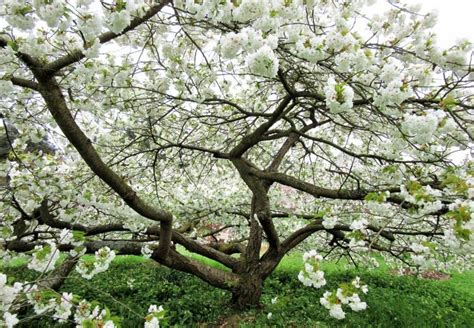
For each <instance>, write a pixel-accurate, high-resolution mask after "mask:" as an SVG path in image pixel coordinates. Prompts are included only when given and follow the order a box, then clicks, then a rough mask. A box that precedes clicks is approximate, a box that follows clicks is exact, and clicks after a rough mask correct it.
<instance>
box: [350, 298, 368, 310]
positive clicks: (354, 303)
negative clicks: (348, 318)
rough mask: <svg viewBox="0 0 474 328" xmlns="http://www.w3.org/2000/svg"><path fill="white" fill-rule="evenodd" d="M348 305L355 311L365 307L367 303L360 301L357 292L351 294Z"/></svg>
mask: <svg viewBox="0 0 474 328" xmlns="http://www.w3.org/2000/svg"><path fill="white" fill-rule="evenodd" d="M349 306H350V308H351V309H352V311H355V312H359V311H362V310H365V309H367V303H365V302H362V301H361V300H360V298H359V295H357V294H354V295H352V297H351V300H350V303H349Z"/></svg>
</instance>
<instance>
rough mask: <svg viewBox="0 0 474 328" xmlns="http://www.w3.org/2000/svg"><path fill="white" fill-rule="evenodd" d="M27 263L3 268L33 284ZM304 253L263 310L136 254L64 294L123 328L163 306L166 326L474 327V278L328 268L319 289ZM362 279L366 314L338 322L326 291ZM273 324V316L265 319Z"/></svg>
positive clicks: (286, 267)
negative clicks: (305, 268)
mask: <svg viewBox="0 0 474 328" xmlns="http://www.w3.org/2000/svg"><path fill="white" fill-rule="evenodd" d="M24 265H25V264H24V262H21V261H17V262H15V263H10V264H9V265H8V266H4V267H3V268H2V271H3V272H5V273H7V274H8V275H14V276H15V277H16V278H17V279H27V280H32V279H34V278H35V276H36V273H35V272H33V271H30V270H26V269H25V267H24ZM301 267H302V259H301V255H300V254H293V255H289V256H286V257H285V259H284V260H283V261H282V263H281V264H280V265H279V267H278V268H277V270H276V271H275V272H274V274H272V276H271V277H270V278H269V279H268V280H267V281H266V283H265V289H264V294H263V296H262V303H263V304H264V306H263V308H262V309H254V310H249V311H246V312H239V313H237V312H234V311H233V310H231V309H230V308H229V307H228V306H227V305H228V300H229V298H230V295H229V293H228V292H225V291H221V290H218V289H215V288H213V287H210V286H209V285H207V284H206V283H204V282H202V281H201V280H199V279H198V278H195V277H193V276H190V275H188V274H184V273H181V272H176V271H172V270H169V269H167V268H165V267H162V266H160V265H158V264H156V263H154V262H151V261H148V260H146V259H143V258H141V257H135V256H118V257H117V258H116V259H115V260H114V262H113V263H112V265H111V267H110V269H109V270H108V271H107V272H105V273H101V274H98V275H97V276H95V277H94V278H93V279H92V280H90V281H88V280H85V279H83V278H81V277H80V276H79V275H78V274H77V273H73V274H72V275H71V276H70V278H69V279H68V280H67V282H66V283H65V285H64V286H63V289H64V290H67V291H72V292H73V293H75V294H77V295H80V296H81V297H83V298H86V299H87V300H89V301H94V300H95V301H98V302H99V303H101V304H103V305H105V306H107V307H108V308H109V309H110V311H111V312H112V313H113V314H115V315H118V316H120V317H122V318H123V321H122V327H124V328H128V327H143V317H144V316H145V315H146V311H147V308H148V306H149V305H150V304H157V305H163V306H164V308H165V309H166V311H167V314H166V316H167V323H165V326H169V327H466V328H467V327H472V326H473V323H474V272H466V273H463V274H453V276H452V278H451V279H450V280H447V281H432V280H423V279H418V278H414V277H398V276H393V275H391V274H389V273H388V271H387V270H386V269H385V268H381V269H377V270H372V271H367V270H364V271H356V270H355V269H352V270H347V269H344V266H343V265H340V264H335V263H326V264H325V266H324V270H325V272H326V278H327V279H326V280H327V282H328V285H327V286H325V287H323V288H321V289H319V290H316V289H313V288H308V287H304V286H303V285H302V284H301V283H300V282H299V281H298V279H297V274H298V271H299V270H300V268H301ZM356 275H359V276H360V277H361V278H362V280H363V281H364V282H365V283H367V284H368V285H369V293H368V294H367V295H366V296H365V297H364V300H365V301H366V302H367V303H368V305H369V307H368V309H367V310H366V311H362V312H358V313H356V312H352V311H350V309H348V311H347V316H346V319H344V320H342V321H336V320H335V319H333V318H331V317H329V315H328V311H327V310H326V309H324V308H323V307H322V306H321V305H320V304H319V298H320V297H321V296H322V294H323V292H324V291H325V290H327V289H329V290H332V289H335V288H336V287H337V285H338V284H339V283H341V282H344V281H348V280H350V279H352V278H353V277H355V276H356ZM275 297H278V298H277V302H276V303H275V304H272V302H271V299H273V298H275ZM269 313H272V314H271V318H270V319H269V318H268V314H269ZM19 327H72V325H71V324H68V323H65V324H62V325H59V324H57V323H55V322H54V321H52V320H51V319H48V318H40V319H34V320H23V321H22V324H20V325H19Z"/></svg>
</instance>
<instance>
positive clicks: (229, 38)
mask: <svg viewBox="0 0 474 328" xmlns="http://www.w3.org/2000/svg"><path fill="white" fill-rule="evenodd" d="M245 36H246V34H245V33H239V34H236V33H234V32H231V33H227V34H226V35H225V36H224V37H223V38H222V40H221V44H220V49H221V53H222V56H223V57H224V58H235V57H236V56H237V54H238V53H239V51H240V50H241V49H242V47H243V45H244V44H245V43H246V41H247V40H246V38H245Z"/></svg>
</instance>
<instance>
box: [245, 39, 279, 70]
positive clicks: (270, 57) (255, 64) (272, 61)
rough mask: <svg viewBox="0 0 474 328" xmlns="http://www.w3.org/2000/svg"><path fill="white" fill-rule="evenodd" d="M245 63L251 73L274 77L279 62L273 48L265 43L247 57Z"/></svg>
mask: <svg viewBox="0 0 474 328" xmlns="http://www.w3.org/2000/svg"><path fill="white" fill-rule="evenodd" d="M247 65H248V67H249V69H250V71H251V72H252V73H253V74H257V75H262V76H265V77H275V76H276V74H277V72H278V65H279V62H278V58H277V57H276V55H275V53H274V52H273V50H272V49H271V48H270V47H269V46H267V45H265V46H263V47H261V48H260V49H258V50H257V51H256V52H255V53H253V54H251V55H249V56H248V57H247Z"/></svg>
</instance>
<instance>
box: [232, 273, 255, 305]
mask: <svg viewBox="0 0 474 328" xmlns="http://www.w3.org/2000/svg"><path fill="white" fill-rule="evenodd" d="M262 288H263V278H262V276H261V275H259V274H245V275H243V276H242V277H241V279H240V281H239V283H238V284H237V286H235V288H234V289H233V290H232V299H231V303H232V307H234V308H236V309H239V310H241V309H246V308H251V307H259V306H260V296H262Z"/></svg>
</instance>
